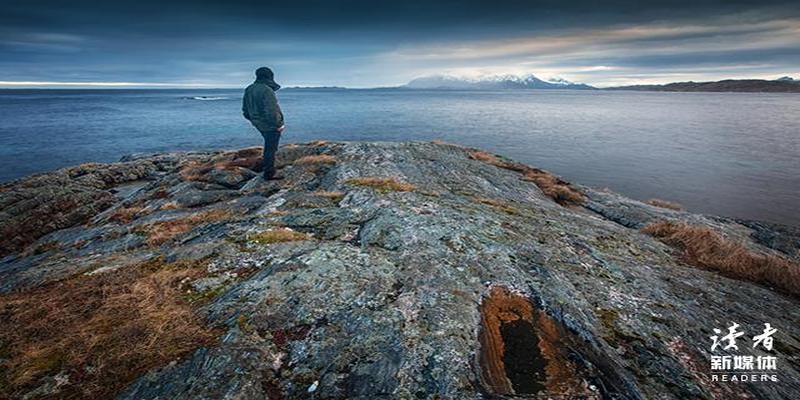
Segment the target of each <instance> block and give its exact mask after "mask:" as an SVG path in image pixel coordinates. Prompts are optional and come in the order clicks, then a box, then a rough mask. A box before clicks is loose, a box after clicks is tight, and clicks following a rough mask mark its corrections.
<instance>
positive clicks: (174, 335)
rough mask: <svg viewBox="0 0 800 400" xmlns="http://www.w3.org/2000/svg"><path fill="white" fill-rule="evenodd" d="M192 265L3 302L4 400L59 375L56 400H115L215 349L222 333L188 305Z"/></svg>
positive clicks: (120, 273) (134, 270)
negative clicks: (136, 384) (160, 370)
mask: <svg viewBox="0 0 800 400" xmlns="http://www.w3.org/2000/svg"><path fill="white" fill-rule="evenodd" d="M200 267H201V265H198V264H197V263H193V262H179V263H174V264H164V263H163V261H161V260H154V261H151V262H148V263H144V264H141V265H138V266H135V267H129V268H123V269H120V270H116V271H113V272H110V273H103V274H97V275H91V276H77V277H74V278H70V279H67V280H64V281H61V282H56V283H52V284H48V285H45V286H42V287H39V288H36V289H33V290H30V291H27V292H24V293H15V294H8V295H2V296H0V344H2V350H3V353H5V354H3V358H4V360H2V361H0V367H2V368H0V371H3V372H0V374H2V373H5V374H6V376H5V379H6V385H5V386H0V397H5V396H8V397H7V398H22V395H23V394H24V393H26V392H29V391H30V390H32V389H33V388H35V387H36V386H38V385H39V384H40V381H39V379H41V378H42V377H45V376H52V375H55V374H58V373H61V374H66V375H68V381H67V383H66V384H65V385H64V386H62V387H61V391H60V392H58V393H56V394H54V395H52V396H51V397H53V398H87V399H91V398H110V397H113V395H114V394H115V393H117V392H118V391H119V390H121V389H123V388H124V387H125V386H126V385H127V384H128V383H130V382H131V381H132V380H134V379H135V378H137V377H138V376H140V375H141V374H143V373H144V372H145V371H147V370H149V369H151V368H154V367H158V366H162V365H166V364H168V363H169V362H170V361H172V360H175V359H179V358H181V357H183V356H185V355H187V354H189V353H190V352H191V351H193V350H194V349H196V348H198V347H201V346H207V345H211V344H213V342H214V341H215V338H216V337H217V336H218V333H219V332H216V331H215V330H214V329H211V328H209V327H207V326H206V325H205V323H204V322H203V320H202V319H201V318H200V317H198V316H197V315H196V314H195V312H194V308H193V307H192V306H191V305H190V304H189V303H188V302H186V301H185V300H184V298H183V292H184V289H183V288H181V282H182V281H183V280H185V279H187V278H188V279H193V278H196V277H199V276H201V275H202V274H204V271H205V270H204V268H200Z"/></svg>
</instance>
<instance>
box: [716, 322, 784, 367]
mask: <svg viewBox="0 0 800 400" xmlns="http://www.w3.org/2000/svg"><path fill="white" fill-rule="evenodd" d="M740 327H741V326H740V325H739V324H737V323H735V322H733V323H731V326H729V327H728V329H727V333H725V334H724V335H723V333H724V332H723V331H722V330H720V329H717V328H714V335H712V336H710V339H711V341H712V343H711V353H712V356H711V380H712V381H720V382H765V381H771V382H777V381H778V376H777V375H776V374H775V371H776V370H777V357H775V356H773V355H757V356H754V355H750V354H739V344H738V343H737V340H742V341H744V340H746V339H747V337H745V338H742V337H743V336H745V332H744V331H741V330H739V328H740ZM776 332H778V330H777V329H775V328H773V327H772V326H771V325H770V324H769V323H764V330H763V331H762V332H761V334H759V335H755V336H752V337H751V338H749V339H750V340H749V343H752V347H750V346H746V347H747V350H748V351H756V350H762V351H767V352H771V351H772V346H773V343H774V339H773V337H772V336H773V335H774V334H775V333H776ZM720 350H722V351H725V352H735V353H734V354H732V355H716V354H713V353H715V352H719V351H720Z"/></svg>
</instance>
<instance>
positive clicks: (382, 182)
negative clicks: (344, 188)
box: [345, 176, 417, 193]
mask: <svg viewBox="0 0 800 400" xmlns="http://www.w3.org/2000/svg"><path fill="white" fill-rule="evenodd" d="M345 183H347V184H350V185H356V186H366V187H371V188H373V189H375V190H377V191H379V192H381V193H386V192H411V191H413V190H415V189H416V188H417V187H416V186H414V185H412V184H410V183H407V182H402V181H400V180H398V179H397V178H386V177H380V176H364V177H360V178H353V179H348V180H347V181H346V182H345Z"/></svg>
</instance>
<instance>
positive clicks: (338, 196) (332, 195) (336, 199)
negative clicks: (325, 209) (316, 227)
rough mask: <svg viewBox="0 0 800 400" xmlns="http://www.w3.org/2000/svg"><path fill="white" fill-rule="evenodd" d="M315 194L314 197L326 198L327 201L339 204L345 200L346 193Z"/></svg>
mask: <svg viewBox="0 0 800 400" xmlns="http://www.w3.org/2000/svg"><path fill="white" fill-rule="evenodd" d="M313 194H314V196H317V197H324V198H326V199H331V201H333V202H337V203H338V202H339V201H340V200H342V199H343V198H344V193H342V192H326V191H319V192H314V193H313Z"/></svg>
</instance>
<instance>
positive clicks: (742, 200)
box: [0, 89, 800, 226]
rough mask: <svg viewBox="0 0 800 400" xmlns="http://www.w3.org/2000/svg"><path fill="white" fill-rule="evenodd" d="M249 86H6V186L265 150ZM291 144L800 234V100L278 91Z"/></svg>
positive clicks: (2, 147) (1, 170)
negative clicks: (345, 149) (467, 165)
mask: <svg viewBox="0 0 800 400" xmlns="http://www.w3.org/2000/svg"><path fill="white" fill-rule="evenodd" d="M240 96H241V90H0V181H9V180H13V179H15V178H19V177H22V176H25V175H29V174H33V173H37V172H43V171H49V170H53V169H56V168H60V167H64V166H69V165H73V164H78V163H82V162H88V161H99V162H110V161H116V160H118V159H119V158H120V157H121V156H123V155H125V154H129V153H143V152H144V153H150V152H160V151H169V150H197V149H218V148H238V147H245V146H254V145H260V140H261V138H260V136H259V135H258V133H257V132H256V131H255V130H254V129H253V128H252V127H250V126H249V124H248V123H247V121H245V120H244V119H242V117H241V112H240ZM278 97H279V99H280V102H281V105H282V107H283V110H284V113H285V114H286V121H287V130H286V132H285V134H284V138H283V143H290V142H303V141H309V140H315V139H323V140H386V141H400V140H432V139H442V140H445V141H449V142H453V143H458V144H463V145H467V146H474V147H480V148H485V149H488V150H490V151H494V152H497V153H500V154H504V155H507V156H509V157H512V158H514V159H517V160H519V161H522V162H525V163H528V164H531V165H534V166H537V167H540V168H544V169H548V170H550V171H553V172H555V173H557V174H559V175H561V176H563V177H565V178H567V179H568V180H571V181H574V182H578V183H581V184H585V185H590V186H595V187H601V188H602V187H607V188H610V189H612V190H615V191H617V192H620V193H623V194H625V195H628V196H630V197H633V198H637V199H641V200H646V199H649V198H653V197H656V198H662V199H666V200H670V201H676V202H679V203H681V204H683V205H684V206H685V207H687V208H688V209H689V210H691V211H694V212H703V213H712V214H719V215H726V216H732V217H738V218H746V219H759V220H766V221H773V222H780V223H784V224H789V225H795V226H800V207H798V206H800V95H797V94H748V93H658V92H601V91H568V90H564V91H561V90H550V91H496V92H475V91H405V90H391V89H386V90H292V89H288V90H281V91H280V92H278Z"/></svg>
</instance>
